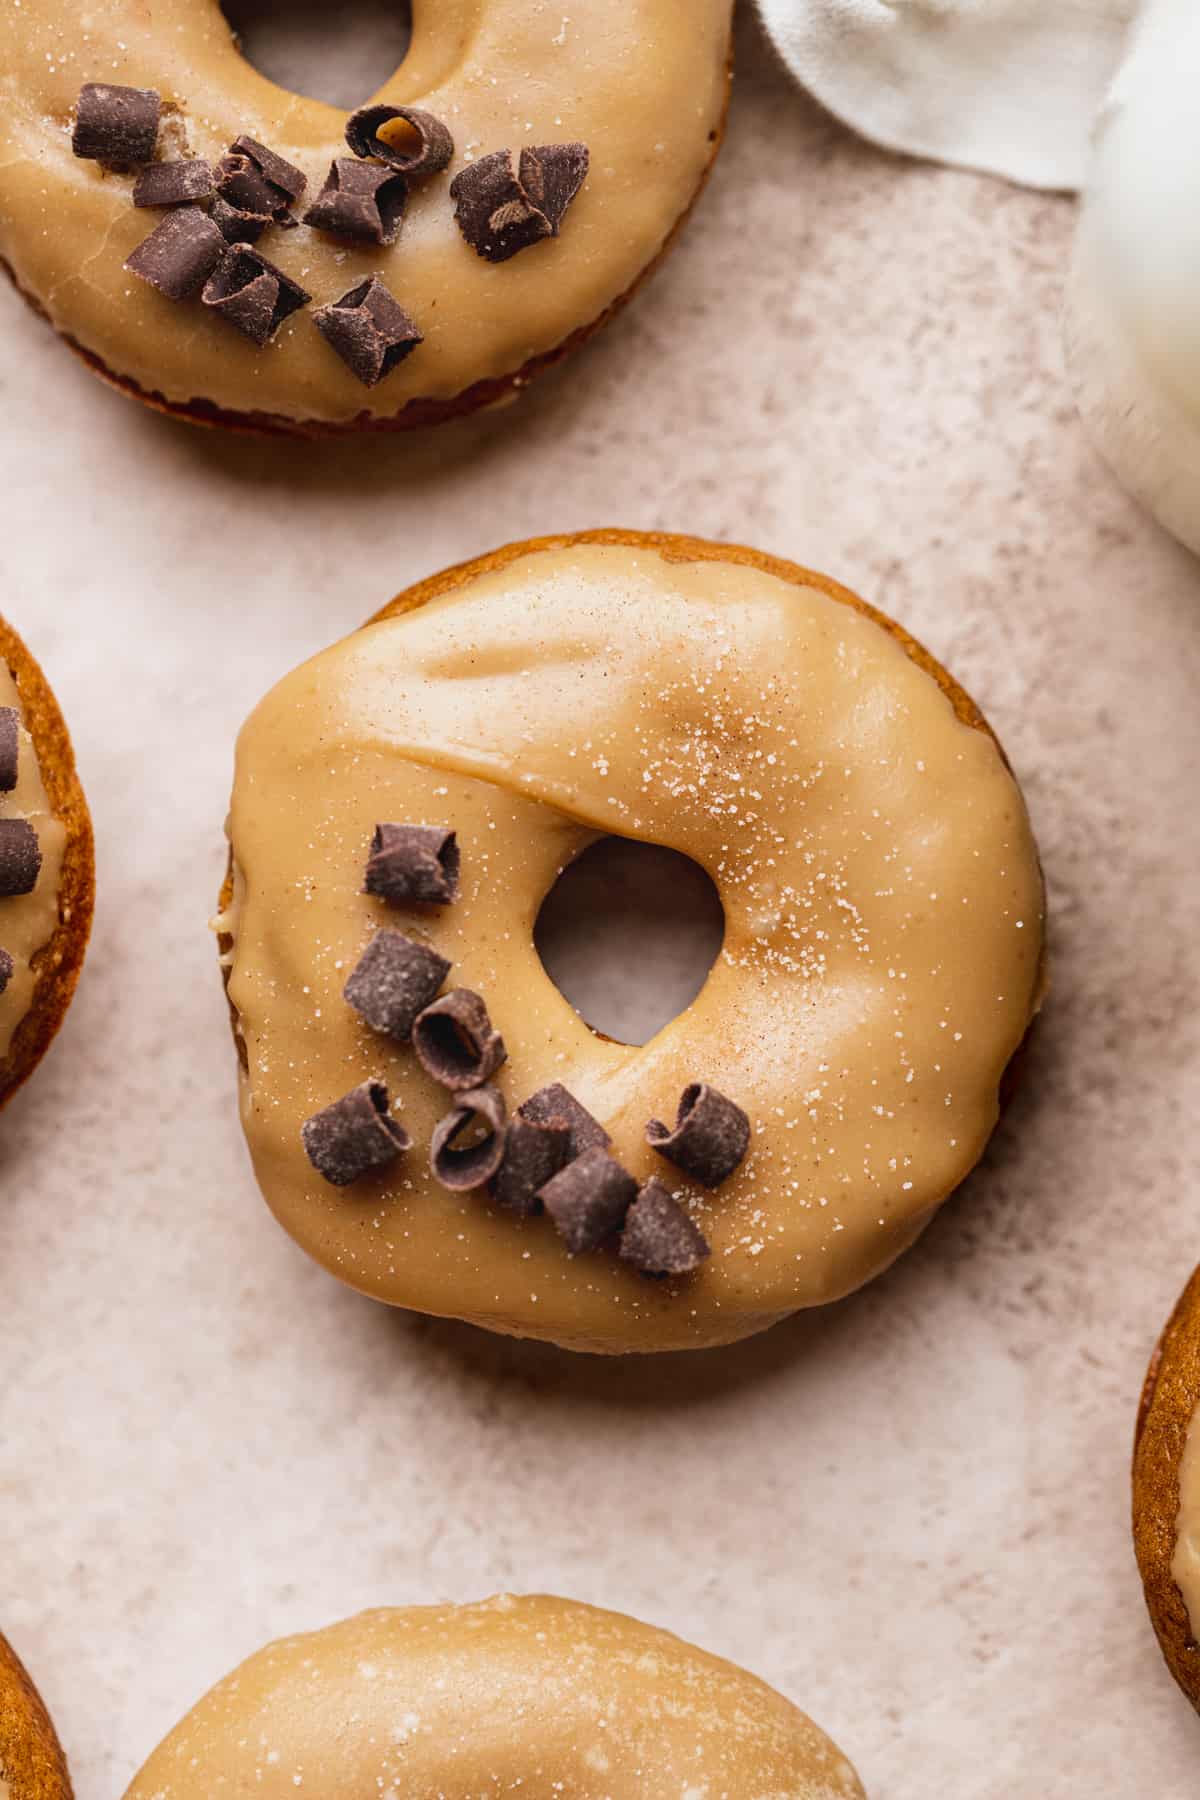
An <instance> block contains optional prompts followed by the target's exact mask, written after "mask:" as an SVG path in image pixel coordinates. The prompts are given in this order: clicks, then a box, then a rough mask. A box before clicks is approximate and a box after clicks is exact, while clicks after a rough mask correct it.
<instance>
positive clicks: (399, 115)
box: [346, 106, 454, 181]
mask: <svg viewBox="0 0 1200 1800" xmlns="http://www.w3.org/2000/svg"><path fill="white" fill-rule="evenodd" d="M396 119H400V120H402V121H403V123H404V124H405V125H406V126H408V128H409V129H408V132H407V133H405V134H400V133H397V135H396V137H395V138H385V137H381V136H380V135H379V134H380V132H381V131H382V130H383V129H384V128H385V126H388V125H390V124H391V123H392V122H393V121H394V120H396ZM405 136H407V138H408V147H407V148H406V147H405V142H404V138H405ZM414 137H415V139H416V142H415V143H414V142H413V141H412V140H413V138H414ZM346 142H347V143H348V144H349V146H350V148H351V149H352V150H353V152H354V154H355V156H363V157H365V156H374V157H376V158H377V159H378V160H379V161H380V162H383V163H386V164H387V165H388V167H389V168H390V169H395V170H396V172H397V174H400V175H403V176H405V177H406V178H407V179H408V180H409V181H427V180H428V179H429V177H430V176H431V175H439V174H440V173H441V171H442V170H443V169H444V168H445V167H446V166H447V164H448V163H449V161H450V158H451V157H452V156H453V155H454V139H453V138H452V137H451V135H450V132H449V129H448V127H447V126H446V125H444V124H443V123H442V121H441V119H437V118H435V117H434V115H433V114H432V113H427V112H421V111H420V110H419V109H418V108H417V107H415V106H360V107H359V109H358V111H357V112H354V113H351V114H350V117H349V119H348V120H347V122H346Z"/></svg>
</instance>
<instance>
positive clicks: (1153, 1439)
mask: <svg viewBox="0 0 1200 1800" xmlns="http://www.w3.org/2000/svg"><path fill="white" fill-rule="evenodd" d="M1133 1541H1134V1547H1135V1550H1136V1552H1137V1559H1138V1567H1139V1569H1140V1570H1141V1576H1142V1583H1143V1586H1144V1588H1145V1591H1146V1605H1147V1607H1148V1608H1149V1611H1150V1618H1151V1620H1152V1622H1153V1624H1154V1629H1155V1631H1156V1632H1157V1633H1158V1641H1159V1644H1160V1646H1161V1648H1162V1653H1163V1655H1164V1657H1165V1658H1166V1660H1167V1666H1168V1668H1169V1669H1170V1671H1171V1673H1172V1675H1174V1677H1175V1679H1176V1681H1177V1682H1178V1683H1179V1685H1180V1687H1181V1688H1182V1689H1183V1691H1184V1693H1185V1694H1186V1695H1187V1697H1188V1699H1189V1700H1190V1701H1191V1703H1192V1705H1193V1706H1194V1707H1195V1708H1196V1709H1197V1711H1200V1647H1198V1646H1197V1639H1198V1638H1200V1269H1197V1270H1196V1272H1195V1274H1194V1275H1193V1276H1192V1279H1191V1280H1190V1281H1189V1282H1188V1285H1187V1287H1186V1288H1185V1289H1184V1291H1183V1293H1182V1295H1181V1296H1180V1299H1179V1303H1178V1305H1177V1306H1176V1308H1175V1310H1174V1312H1173V1313H1172V1314H1171V1317H1170V1319H1169V1320H1168V1321H1167V1324H1166V1327H1165V1329H1164V1331H1163V1334H1162V1337H1161V1338H1160V1339H1159V1341H1158V1345H1157V1347H1156V1349H1155V1352H1154V1355H1153V1357H1152V1359H1151V1362H1150V1368H1149V1371H1148V1373H1147V1375H1146V1384H1145V1387H1144V1389H1143V1391H1142V1401H1141V1406H1140V1408H1139V1411H1138V1421H1137V1431H1136V1435H1135V1438H1134V1451H1133Z"/></svg>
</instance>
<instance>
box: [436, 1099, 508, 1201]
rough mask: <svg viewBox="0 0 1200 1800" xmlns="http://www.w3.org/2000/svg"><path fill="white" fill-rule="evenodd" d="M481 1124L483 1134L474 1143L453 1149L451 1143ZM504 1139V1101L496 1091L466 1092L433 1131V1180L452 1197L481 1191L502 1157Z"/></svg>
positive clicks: (453, 1143)
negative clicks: (471, 1189) (484, 1128)
mask: <svg viewBox="0 0 1200 1800" xmlns="http://www.w3.org/2000/svg"><path fill="white" fill-rule="evenodd" d="M479 1122H482V1123H483V1124H484V1125H486V1126H487V1132H486V1134H485V1135H484V1136H483V1137H481V1138H480V1139H479V1140H478V1141H477V1142H476V1143H473V1144H468V1145H466V1146H465V1147H464V1148H462V1149H455V1147H454V1146H455V1139H456V1138H458V1137H460V1136H461V1135H462V1133H463V1132H464V1131H466V1130H468V1128H469V1127H471V1126H472V1125H477V1124H478V1123H479ZM505 1135H506V1126H505V1108H504V1098H503V1096H502V1095H501V1093H500V1092H499V1090H498V1089H497V1088H494V1087H480V1088H469V1089H467V1091H466V1092H465V1093H462V1094H460V1095H459V1096H458V1100H457V1103H456V1105H455V1108H454V1111H453V1112H451V1113H447V1114H446V1117H445V1118H444V1119H443V1120H441V1122H440V1123H439V1124H438V1125H437V1127H436V1128H435V1130H434V1133H433V1138H432V1141H431V1143H430V1146H429V1166H430V1168H431V1169H432V1170H433V1175H434V1179H435V1180H436V1181H440V1182H441V1184H442V1186H443V1187H444V1188H450V1189H451V1190H452V1191H453V1192H454V1193H465V1192H466V1191H467V1190H468V1189H469V1188H477V1187H483V1185H484V1184H485V1182H488V1181H490V1180H491V1179H492V1176H493V1175H494V1174H495V1173H496V1171H497V1169H498V1168H499V1167H500V1164H501V1161H502V1160H503V1157H504V1143H505Z"/></svg>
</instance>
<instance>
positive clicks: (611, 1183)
mask: <svg viewBox="0 0 1200 1800" xmlns="http://www.w3.org/2000/svg"><path fill="white" fill-rule="evenodd" d="M636 1194H637V1182H636V1181H635V1180H634V1179H633V1176H632V1175H628V1174H626V1172H625V1170H624V1169H623V1168H622V1167H621V1165H620V1163H619V1162H614V1161H613V1159H612V1157H611V1156H610V1155H609V1154H608V1152H607V1150H601V1149H599V1148H597V1149H594V1150H585V1151H584V1153H583V1155H582V1156H579V1157H576V1159H575V1161H574V1162H569V1163H568V1164H567V1166H566V1168H565V1169H560V1170H559V1172H558V1174H557V1175H554V1176H552V1177H551V1179H550V1180H549V1181H548V1182H547V1183H546V1185H545V1187H544V1188H543V1189H542V1193H541V1198H542V1204H543V1205H544V1206H545V1208H546V1211H547V1212H548V1213H549V1214H550V1217H551V1218H552V1219H553V1220H554V1223H555V1225H556V1226H557V1227H558V1233H559V1236H560V1237H561V1238H562V1239H563V1241H564V1243H565V1244H566V1246H567V1249H568V1250H569V1251H570V1252H571V1254H572V1256H578V1255H579V1254H580V1253H581V1252H582V1251H585V1250H595V1249H596V1248H597V1246H598V1245H600V1244H602V1243H603V1242H604V1240H605V1238H609V1237H611V1236H612V1235H613V1233H614V1232H615V1231H617V1230H619V1229H620V1225H621V1221H622V1220H623V1219H624V1217H625V1215H626V1213H627V1212H628V1211H629V1208H630V1206H631V1205H632V1204H633V1200H634V1197H635V1195H636Z"/></svg>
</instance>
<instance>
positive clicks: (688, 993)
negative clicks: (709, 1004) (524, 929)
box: [533, 837, 725, 1044]
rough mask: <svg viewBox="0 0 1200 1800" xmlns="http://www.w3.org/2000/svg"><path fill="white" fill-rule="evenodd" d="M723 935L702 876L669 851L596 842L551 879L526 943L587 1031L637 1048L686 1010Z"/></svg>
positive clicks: (717, 905) (720, 915)
mask: <svg viewBox="0 0 1200 1800" xmlns="http://www.w3.org/2000/svg"><path fill="white" fill-rule="evenodd" d="M724 937H725V912H724V909H723V907H722V905H721V900H720V896H719V895H718V893H717V890H716V888H715V887H714V885H713V883H712V881H711V880H710V878H709V876H708V875H707V874H706V873H705V871H704V870H703V869H702V868H701V867H700V865H699V863H695V862H693V861H692V859H691V857H689V856H683V855H682V854H681V853H680V852H679V851H677V850H668V849H666V848H665V846H664V845H662V844H642V843H638V842H635V841H634V840H633V839H631V838H620V837H610V838H602V839H601V840H600V842H599V843H597V844H591V845H589V847H588V848H587V849H586V850H584V851H583V852H582V854H581V855H580V856H577V857H576V859H575V861H574V862H573V863H571V864H569V866H568V867H567V868H565V869H564V870H563V871H562V873H561V874H560V875H559V877H558V879H557V881H556V882H555V883H554V886H553V887H552V888H551V889H550V891H549V893H548V894H547V895H546V898H545V899H544V900H543V901H542V905H541V910H540V912H539V913H538V916H537V923H536V924H535V926H534V928H533V942H534V947H535V949H536V950H537V953H538V955H539V956H540V957H541V960H542V966H543V968H544V969H545V971H546V973H547V975H549V977H550V979H551V981H552V982H553V983H554V985H555V987H556V988H557V989H558V991H559V993H560V994H562V995H563V997H564V999H566V1000H569V1001H570V1003H571V1005H572V1006H573V1007H574V1008H575V1011H576V1012H577V1013H578V1014H579V1015H580V1017H581V1018H582V1019H583V1020H584V1022H585V1023H586V1024H588V1025H590V1026H591V1028H592V1030H593V1031H597V1032H600V1033H601V1034H602V1035H603V1036H604V1037H608V1038H614V1039H616V1040H617V1042H618V1043H622V1044H644V1043H646V1042H647V1041H648V1040H649V1039H650V1038H652V1037H653V1036H654V1034H655V1033H656V1032H658V1031H661V1030H662V1028H663V1026H664V1025H669V1024H670V1022H671V1020H672V1019H675V1018H678V1016H679V1014H680V1013H681V1012H683V1011H684V1010H685V1009H686V1008H687V1007H689V1006H690V1005H691V1003H692V1001H693V1000H694V999H695V998H696V995H697V994H698V993H699V992H700V989H701V988H702V987H703V986H704V983H705V981H706V980H707V979H708V972H709V970H710V969H711V968H712V966H713V963H714V962H715V961H716V959H717V954H718V952H719V950H720V948H721V944H722V942H723V941H724Z"/></svg>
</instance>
